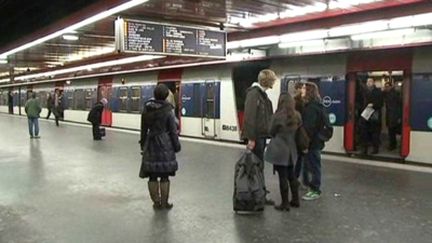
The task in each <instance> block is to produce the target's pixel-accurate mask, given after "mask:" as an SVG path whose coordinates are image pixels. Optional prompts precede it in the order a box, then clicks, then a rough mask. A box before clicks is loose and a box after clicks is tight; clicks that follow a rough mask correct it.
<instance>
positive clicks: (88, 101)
mask: <svg viewBox="0 0 432 243" xmlns="http://www.w3.org/2000/svg"><path fill="white" fill-rule="evenodd" d="M94 93H95V90H94V89H86V91H85V109H86V110H90V109H91V108H92V107H93V102H94V99H93V97H94Z"/></svg>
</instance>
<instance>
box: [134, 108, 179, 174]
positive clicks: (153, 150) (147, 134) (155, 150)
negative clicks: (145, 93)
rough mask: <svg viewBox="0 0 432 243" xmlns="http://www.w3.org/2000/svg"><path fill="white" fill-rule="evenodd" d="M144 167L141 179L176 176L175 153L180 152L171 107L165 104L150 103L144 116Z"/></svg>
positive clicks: (142, 136)
mask: <svg viewBox="0 0 432 243" xmlns="http://www.w3.org/2000/svg"><path fill="white" fill-rule="evenodd" d="M140 145H141V150H142V154H143V157H142V164H141V170H140V177H141V178H145V177H148V176H150V175H155V176H158V175H160V174H167V175H171V176H173V175H175V172H176V171H177V169H178V164H177V160H176V153H177V152H179V151H180V149H181V147H180V142H179V138H178V135H177V129H176V123H175V118H174V114H173V112H172V106H171V105H170V104H169V103H167V102H166V101H160V100H150V101H148V102H146V104H145V106H144V112H143V113H142V116H141V140H140Z"/></svg>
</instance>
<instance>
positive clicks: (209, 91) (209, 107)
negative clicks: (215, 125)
mask: <svg viewBox="0 0 432 243" xmlns="http://www.w3.org/2000/svg"><path fill="white" fill-rule="evenodd" d="M214 116H215V86H214V83H206V114H205V117H207V118H214Z"/></svg>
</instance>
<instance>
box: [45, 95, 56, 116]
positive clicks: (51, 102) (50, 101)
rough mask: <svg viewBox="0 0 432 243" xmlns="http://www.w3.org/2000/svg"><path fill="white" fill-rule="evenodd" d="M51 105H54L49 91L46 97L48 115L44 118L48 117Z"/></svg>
mask: <svg viewBox="0 0 432 243" xmlns="http://www.w3.org/2000/svg"><path fill="white" fill-rule="evenodd" d="M53 105H54V101H53V98H52V95H51V93H48V97H47V109H48V115H47V117H46V119H49V118H50V116H51V112H52V108H53Z"/></svg>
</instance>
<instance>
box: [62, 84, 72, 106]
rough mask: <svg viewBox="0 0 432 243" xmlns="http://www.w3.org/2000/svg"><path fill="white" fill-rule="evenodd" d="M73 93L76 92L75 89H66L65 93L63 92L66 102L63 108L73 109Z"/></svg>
mask: <svg viewBox="0 0 432 243" xmlns="http://www.w3.org/2000/svg"><path fill="white" fill-rule="evenodd" d="M73 95H74V92H73V90H70V89H68V90H65V91H64V94H63V97H64V98H63V99H64V103H63V108H64V109H71V108H72V109H73Z"/></svg>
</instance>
